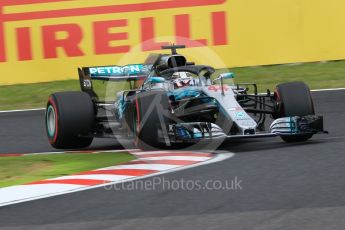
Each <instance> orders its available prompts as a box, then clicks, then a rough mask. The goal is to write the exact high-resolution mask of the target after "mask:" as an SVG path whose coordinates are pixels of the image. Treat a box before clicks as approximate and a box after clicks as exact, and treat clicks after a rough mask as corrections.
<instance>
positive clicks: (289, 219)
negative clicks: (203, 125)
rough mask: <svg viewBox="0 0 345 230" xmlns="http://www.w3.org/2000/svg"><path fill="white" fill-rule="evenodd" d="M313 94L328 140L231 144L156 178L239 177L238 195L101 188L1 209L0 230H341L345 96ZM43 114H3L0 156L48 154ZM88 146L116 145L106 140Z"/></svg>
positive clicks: (344, 203)
mask: <svg viewBox="0 0 345 230" xmlns="http://www.w3.org/2000/svg"><path fill="white" fill-rule="evenodd" d="M313 97H314V101H315V104H316V110H317V113H318V114H321V115H324V117H325V127H326V129H327V130H328V131H329V132H330V134H329V135H318V136H315V137H314V138H313V139H312V140H311V141H308V142H306V143H300V144H286V143H283V142H282V141H281V140H280V139H279V138H269V139H260V140H251V141H250V142H248V141H243V142H236V143H230V144H228V145H226V146H223V147H222V149H224V150H228V151H231V152H234V153H235V154H236V155H235V156H234V157H232V158H230V159H228V160H226V161H222V162H220V163H217V164H211V165H206V166H202V167H197V168H192V169H188V170H185V171H179V172H174V173H171V174H166V175H162V176H160V177H159V178H158V179H161V180H162V179H163V178H164V179H165V180H166V181H170V182H172V181H174V180H181V179H182V178H183V179H184V180H185V181H187V180H193V181H198V180H200V183H203V182H206V181H207V180H221V181H226V180H231V179H234V178H235V177H237V178H238V181H241V183H240V187H241V188H240V187H237V190H217V191H215V190H203V189H202V190H192V191H186V190H183V189H181V188H180V189H179V190H169V189H167V187H165V188H163V186H162V185H161V186H156V188H155V189H154V190H150V191H148V190H143V189H140V188H139V189H138V190H134V191H127V190H126V189H120V190H118V191H115V190H113V189H112V190H106V189H105V188H98V189H93V190H88V191H83V192H79V193H71V194H67V195H62V196H57V197H51V198H47V199H42V200H37V201H32V202H27V203H21V204H17V205H12V206H7V207H1V208H0V229H264V230H269V229H293V230H296V229H304V230H305V229H313V230H315V229H320V230H321V229H322V230H324V229H327V230H329V229H342V230H343V229H344V226H345V131H344V130H345V91H344V90H342V91H332V92H317V93H313ZM42 116H43V113H42V112H28V113H15V114H0V127H1V129H0V148H1V152H2V153H4V152H21V151H24V152H31V151H40V152H42V151H51V150H53V149H51V148H50V147H49V145H48V144H47V140H46V138H45V134H44V126H43V124H42V121H43V117H42ZM92 147H93V148H99V147H105V148H114V147H116V144H113V142H112V141H111V140H103V141H98V142H97V143H96V144H95V145H94V146H92ZM156 179H157V178H156ZM158 179H157V180H158ZM148 180H151V181H152V180H153V179H152V178H151V179H146V180H145V181H148Z"/></svg>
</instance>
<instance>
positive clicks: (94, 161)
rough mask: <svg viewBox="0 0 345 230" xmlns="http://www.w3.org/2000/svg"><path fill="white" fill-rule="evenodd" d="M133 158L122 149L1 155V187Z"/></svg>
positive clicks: (91, 168) (82, 170) (107, 165)
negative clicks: (98, 151)
mask: <svg viewBox="0 0 345 230" xmlns="http://www.w3.org/2000/svg"><path fill="white" fill-rule="evenodd" d="M133 159H135V157H134V156H133V155H131V154H128V153H126V152H121V153H109V152H107V153H95V154H87V153H86V154H83V153H64V154H43V155H29V156H22V157H0V188H1V187H7V186H12V185H20V184H24V183H29V182H34V181H39V180H43V179H48V178H54V177H59V176H66V175H71V174H75V173H79V172H84V171H88V170H93V169H98V168H103V167H109V166H113V165H116V164H120V163H125V162H128V161H131V160H133Z"/></svg>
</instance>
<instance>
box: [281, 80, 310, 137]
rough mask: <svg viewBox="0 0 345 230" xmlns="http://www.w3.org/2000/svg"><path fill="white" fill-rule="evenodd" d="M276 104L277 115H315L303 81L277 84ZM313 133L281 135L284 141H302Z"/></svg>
mask: <svg viewBox="0 0 345 230" xmlns="http://www.w3.org/2000/svg"><path fill="white" fill-rule="evenodd" d="M275 98H276V101H277V105H278V116H277V118H280V117H291V116H306V115H315V110H314V104H313V99H312V97H311V94H310V90H309V87H308V86H307V85H306V84H305V83H304V82H289V83H283V84H279V85H278V86H277V90H276V92H275ZM312 136H313V134H297V135H291V136H281V138H282V139H283V140H284V141H285V142H302V141H306V140H308V139H310V138H311V137H312Z"/></svg>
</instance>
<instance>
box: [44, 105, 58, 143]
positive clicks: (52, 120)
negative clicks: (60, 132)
mask: <svg viewBox="0 0 345 230" xmlns="http://www.w3.org/2000/svg"><path fill="white" fill-rule="evenodd" d="M46 120H47V121H46V123H47V130H48V135H49V136H50V137H54V135H55V131H56V115H55V110H54V107H53V106H52V105H49V106H48V109H47V118H46Z"/></svg>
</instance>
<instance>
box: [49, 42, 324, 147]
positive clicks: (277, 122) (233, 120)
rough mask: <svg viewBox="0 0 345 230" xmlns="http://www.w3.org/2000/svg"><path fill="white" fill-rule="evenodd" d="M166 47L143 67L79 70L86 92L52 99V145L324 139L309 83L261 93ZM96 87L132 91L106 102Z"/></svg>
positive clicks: (321, 121)
mask: <svg viewBox="0 0 345 230" xmlns="http://www.w3.org/2000/svg"><path fill="white" fill-rule="evenodd" d="M162 48H163V49H170V50H171V53H169V54H151V55H149V57H148V58H147V60H146V61H145V62H144V64H130V65H127V66H98V67H83V68H79V69H78V72H79V79H80V86H81V91H82V92H59V93H54V94H52V95H50V97H49V100H48V104H47V109H46V130H47V135H48V139H49V141H50V143H51V145H52V146H53V147H55V148H58V149H72V148H82V147H87V146H89V145H90V144H91V142H92V140H93V138H95V137H113V138H125V139H131V140H133V142H134V143H136V144H137V146H139V147H140V148H143V149H146V148H151V147H164V146H176V145H178V144H180V143H181V144H193V143H198V142H200V141H206V142H213V141H218V140H221V141H227V140H231V139H238V138H256V137H273V136H280V137H281V138H282V139H283V140H284V141H286V142H300V141H306V140H308V139H310V138H311V137H312V136H313V135H314V134H317V133H323V132H324V130H323V118H322V117H321V116H317V115H315V110H314V105H313V100H312V97H311V94H310V90H309V88H308V86H307V85H306V84H304V83H303V82H289V83H283V84H279V85H278V86H277V87H276V90H275V92H274V93H271V92H270V91H269V90H267V93H265V94H259V93H258V89H257V85H256V84H248V83H246V84H241V83H240V84H235V83H234V81H233V80H234V74H233V73H230V72H223V73H220V72H219V71H218V70H215V69H214V68H212V67H211V66H207V65H196V64H195V63H193V62H189V61H187V59H186V57H185V56H183V55H181V54H178V53H177V49H179V48H184V46H181V45H171V46H166V47H162ZM97 80H100V81H111V82H116V83H118V82H126V83H128V85H129V88H128V89H126V90H121V91H120V92H118V93H117V94H116V92H111V95H114V96H113V100H111V101H104V100H103V101H102V100H100V98H99V95H98V94H97V93H96V92H95V90H94V87H93V85H94V81H97ZM267 118H270V122H268V119H267ZM267 123H268V124H267Z"/></svg>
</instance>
